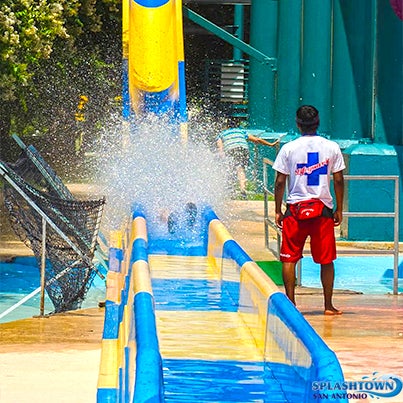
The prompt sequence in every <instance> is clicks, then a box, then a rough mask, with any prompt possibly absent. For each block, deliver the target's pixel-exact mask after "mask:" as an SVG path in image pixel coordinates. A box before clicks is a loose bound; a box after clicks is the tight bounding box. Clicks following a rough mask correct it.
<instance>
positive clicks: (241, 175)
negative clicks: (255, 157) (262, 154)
mask: <svg viewBox="0 0 403 403" xmlns="http://www.w3.org/2000/svg"><path fill="white" fill-rule="evenodd" d="M237 175H238V182H239V189H240V191H241V193H244V192H245V191H246V173H245V170H244V169H243V168H242V167H238V171H237Z"/></svg>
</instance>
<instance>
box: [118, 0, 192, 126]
mask: <svg viewBox="0 0 403 403" xmlns="http://www.w3.org/2000/svg"><path fill="white" fill-rule="evenodd" d="M123 59H124V61H125V62H126V65H127V73H126V77H125V79H126V80H127V83H126V88H127V105H126V108H127V109H128V110H127V111H126V113H127V114H128V115H133V114H134V115H135V116H139V115H140V116H141V115H142V114H145V113H150V112H151V113H155V114H158V115H161V114H171V115H172V116H173V117H174V118H175V119H178V121H179V122H184V121H186V97H185V74H184V50H183V28H182V1H181V0H125V1H124V2H123ZM124 64H125V63H124Z"/></svg>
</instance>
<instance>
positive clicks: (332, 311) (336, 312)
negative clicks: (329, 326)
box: [324, 307, 343, 316]
mask: <svg viewBox="0 0 403 403" xmlns="http://www.w3.org/2000/svg"><path fill="white" fill-rule="evenodd" d="M324 314H325V315H329V316H334V315H342V314H343V311H340V310H339V309H336V308H334V307H332V308H330V309H325V312H324Z"/></svg>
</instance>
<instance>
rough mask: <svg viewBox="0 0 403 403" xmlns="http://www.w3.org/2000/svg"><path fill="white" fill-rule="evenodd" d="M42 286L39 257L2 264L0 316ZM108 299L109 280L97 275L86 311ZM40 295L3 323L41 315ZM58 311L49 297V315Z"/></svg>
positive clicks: (10, 315)
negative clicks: (107, 282) (106, 281)
mask: <svg viewBox="0 0 403 403" xmlns="http://www.w3.org/2000/svg"><path fill="white" fill-rule="evenodd" d="M39 286H40V275H39V269H38V266H37V262H36V259H35V257H17V258H15V259H13V261H12V262H11V263H8V262H0V315H1V314H2V313H3V312H4V311H5V310H6V309H8V308H10V307H11V306H13V305H14V304H16V303H17V302H19V301H20V300H21V299H22V298H24V297H25V296H26V295H28V294H30V293H31V292H33V291H34V290H36V289H37V288H38V287H39ZM104 299H105V281H104V280H101V279H100V278H99V277H98V276H95V278H94V281H93V284H92V286H91V288H90V290H89V291H88V294H87V298H86V299H85V301H84V302H83V304H82V308H90V307H96V306H97V305H98V302H99V301H103V300H104ZM39 304H40V294H39V293H38V294H36V295H35V296H33V297H32V298H31V299H29V300H28V301H26V302H25V303H24V304H23V305H21V306H19V307H18V308H16V309H15V310H14V311H12V312H10V313H9V314H7V315H6V316H4V317H3V318H0V323H5V322H10V321H13V320H18V319H24V318H29V317H32V316H35V315H38V314H39ZM53 309H54V307H53V304H52V302H51V300H50V299H49V298H48V297H47V295H46V294H45V313H49V312H52V311H53Z"/></svg>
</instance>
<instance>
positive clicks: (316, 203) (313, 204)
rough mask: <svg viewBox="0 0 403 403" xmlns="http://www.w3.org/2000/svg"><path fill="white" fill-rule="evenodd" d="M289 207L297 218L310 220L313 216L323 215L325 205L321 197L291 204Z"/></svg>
mask: <svg viewBox="0 0 403 403" xmlns="http://www.w3.org/2000/svg"><path fill="white" fill-rule="evenodd" d="M288 207H289V209H290V212H291V214H292V215H293V216H294V218H295V219H297V220H310V219H312V218H316V217H321V216H322V213H323V209H324V207H325V205H324V204H323V202H322V201H321V200H319V199H310V200H304V201H301V202H298V203H294V204H289V206H288Z"/></svg>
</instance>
